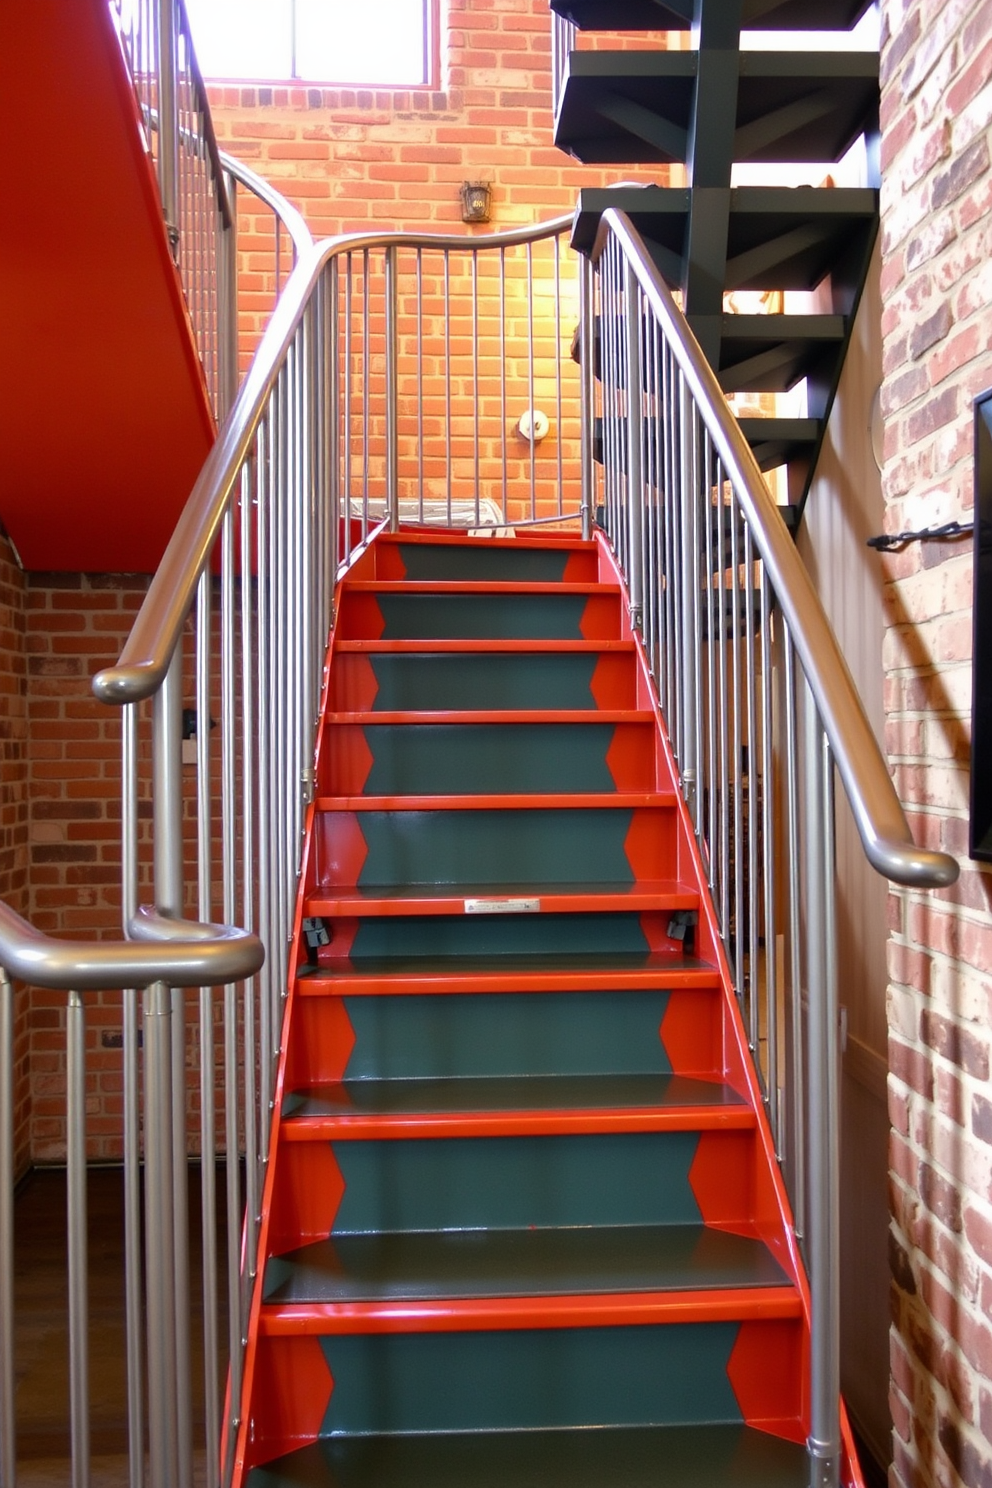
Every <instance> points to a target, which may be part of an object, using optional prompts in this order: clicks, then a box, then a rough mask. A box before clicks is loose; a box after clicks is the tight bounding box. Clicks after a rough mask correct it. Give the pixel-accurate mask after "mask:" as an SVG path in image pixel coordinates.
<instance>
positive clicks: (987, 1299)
mask: <svg viewBox="0 0 992 1488" xmlns="http://www.w3.org/2000/svg"><path fill="white" fill-rule="evenodd" d="M883 11H884V25H883V46H882V164H883V181H884V186H883V193H882V248H883V267H882V292H883V306H884V308H883V334H884V370H885V379H884V383H883V389H882V409H883V414H884V419H885V456H886V460H885V469H884V477H883V489H884V496H885V504H886V525H887V529H888V530H889V531H893V532H895V531H900V530H904V529H915V528H922V527H931V526H935V525H938V524H940V523H943V522H947V521H949V520H951V519H954V518H959V519H961V520H963V521H967V520H969V519H970V517H971V514H972V473H973V470H972V399H973V398H974V396H975V395H976V394H977V393H978V392H979V391H981V390H982V389H984V388H986V387H987V386H988V385H989V384H990V383H992V351H990V349H989V327H990V307H992V260H990V247H992V243H990V237H989V209H990V207H992V169H990V158H989V143H990V140H989V134H990V121H992V83H990V81H989V79H990V74H992V6H990V5H989V4H987V3H986V4H971V5H966V4H961V3H958V4H955V3H937V0H923V3H920V0H911V3H910V0H887V3H885V4H883ZM883 562H884V564H885V573H886V576H887V580H888V582H887V588H886V600H887V607H888V613H887V632H886V638H885V654H884V665H885V706H886V716H887V739H886V742H887V746H888V751H889V756H890V759H891V760H892V762H893V765H894V770H895V780H896V786H897V789H898V791H899V794H900V796H901V798H902V799H903V801H904V802H905V803H906V806H907V810H908V812H909V815H910V821H911V825H912V828H913V832H914V835H915V836H916V838H917V840H918V841H920V842H924V843H926V844H928V845H929V846H932V847H939V848H943V849H945V850H946V851H948V852H950V853H953V854H954V855H955V856H956V857H958V858H959V860H961V867H962V871H961V879H960V882H959V883H958V884H957V885H956V886H955V887H954V888H952V889H950V890H946V891H943V892H940V893H919V892H911V891H908V890H901V891H894V892H893V893H892V895H891V896H890V901H889V907H890V941H889V978H890V984H889V1026H890V1067H891V1074H890V1079H889V1088H890V1109H891V1116H892V1123H893V1128H894V1131H893V1135H892V1155H891V1169H892V1171H891V1198H892V1215H893V1222H892V1235H891V1239H892V1269H893V1314H892V1315H893V1326H892V1334H891V1344H892V1382H891V1401H892V1411H893V1419H894V1423H895V1433H894V1448H895V1465H894V1474H895V1480H896V1482H897V1483H899V1484H905V1485H906V1488H916V1485H924V1484H925V1485H931V1484H953V1483H954V1482H955V1481H956V1480H957V1479H960V1480H961V1481H963V1482H964V1483H966V1484H967V1485H969V1488H971V1485H978V1484H979V1483H983V1484H984V1483H987V1482H988V1481H989V1477H990V1474H992V1326H990V1322H989V1315H990V1309H992V1203H990V1200H992V1088H990V1084H989V1076H990V1042H992V1037H990V1024H992V913H990V905H992V896H990V888H992V877H990V874H989V872H988V870H987V869H985V868H980V867H979V866H978V865H977V864H975V863H973V862H971V861H969V860H968V858H967V856H966V854H967V843H968V823H967V811H968V768H969V756H968V750H969V740H970V712H971V644H972V641H971V623H972V621H971V588H972V549H971V543H970V541H969V542H963V543H956V544H948V543H938V542H924V543H916V544H912V545H909V546H907V547H906V548H905V549H904V550H903V551H902V552H901V553H899V554H896V555H893V556H889V557H886V558H885V559H884V560H883Z"/></svg>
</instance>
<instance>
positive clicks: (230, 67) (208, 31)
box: [186, 0, 434, 87]
mask: <svg viewBox="0 0 992 1488" xmlns="http://www.w3.org/2000/svg"><path fill="white" fill-rule="evenodd" d="M186 8H187V11H188V13H189V21H190V27H191V29H192V32H193V45H194V46H195V48H196V56H197V61H198V62H199V64H200V71H201V72H202V73H203V75H204V77H207V78H232V79H233V78H236V79H239V80H249V79H251V80H255V81H265V82H276V81H280V82H282V81H287V80H299V81H301V82H314V83H348V84H367V85H372V86H383V85H385V86H388V87H416V86H417V85H420V86H424V85H426V84H429V83H430V82H431V66H430V63H431V55H432V46H433V39H432V36H431V19H432V14H433V10H434V0H186Z"/></svg>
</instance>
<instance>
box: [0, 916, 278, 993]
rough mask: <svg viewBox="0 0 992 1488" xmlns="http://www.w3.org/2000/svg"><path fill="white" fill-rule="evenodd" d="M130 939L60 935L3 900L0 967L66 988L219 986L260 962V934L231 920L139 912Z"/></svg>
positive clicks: (36, 981)
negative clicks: (201, 920) (62, 937)
mask: <svg viewBox="0 0 992 1488" xmlns="http://www.w3.org/2000/svg"><path fill="white" fill-rule="evenodd" d="M139 929H140V930H141V933H142V936H143V938H142V939H137V938H136V939H134V940H104V941H95V940H60V939H56V938H55V937H54V936H51V935H44V934H43V933H42V932H41V931H40V930H36V929H35V927H34V926H33V925H31V924H29V923H28V921H27V920H25V919H22V917H21V916H20V915H19V914H16V913H15V912H14V910H12V909H11V908H10V907H9V906H8V905H6V904H4V903H2V902H0V966H2V967H3V969H4V971H6V972H7V974H8V975H9V976H13V977H17V978H18V979H19V980H21V981H24V982H29V983H30V984H31V986H33V987H48V988H51V989H53V990H55V991H63V992H70V991H71V992H93V991H102V990H109V989H110V988H120V987H135V988H140V987H149V986H151V984H152V983H153V982H162V981H164V982H166V983H168V985H169V986H173V987H200V986H210V987H215V986H220V985H222V984H224V983H226V982H234V981H240V980H241V978H243V977H247V976H253V975H254V973H255V972H256V971H258V970H259V968H260V967H261V965H262V963H263V961H264V960H265V951H264V949H263V946H262V942H261V941H260V940H259V938H258V936H257V935H251V934H249V933H248V932H247V931H244V930H239V929H237V928H236V927H235V926H232V925H205V924H199V923H197V922H195V921H190V922H185V921H182V920H168V919H165V918H164V917H159V916H156V915H154V912H152V911H148V910H145V911H141V912H140V921H139V922H138V923H136V924H135V926H134V931H136V932H137V931H138V930H139Z"/></svg>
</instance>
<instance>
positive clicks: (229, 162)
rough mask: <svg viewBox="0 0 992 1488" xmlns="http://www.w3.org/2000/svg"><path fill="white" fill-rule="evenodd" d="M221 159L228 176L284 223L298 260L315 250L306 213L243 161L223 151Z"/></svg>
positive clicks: (220, 155) (220, 153)
mask: <svg viewBox="0 0 992 1488" xmlns="http://www.w3.org/2000/svg"><path fill="white" fill-rule="evenodd" d="M218 158H219V160H220V163H221V165H222V166H223V168H224V171H225V172H226V174H227V175H229V176H231V177H233V179H234V180H235V181H237V182H238V183H239V184H240V185H241V186H245V187H247V188H248V190H249V191H250V192H251V194H252V196H256V197H258V199H259V201H261V202H264V203H265V205H266V206H267V207H268V208H269V210H270V212H271V213H272V215H273V216H274V217H275V218H276V219H277V220H278V221H279V222H281V223H282V225H283V227H284V228H285V229H286V231H287V232H288V233H289V236H290V238H291V239H292V242H293V247H294V249H295V251H296V255H297V257H299V256H300V254H302V253H304V252H305V251H306V250H307V249H308V248H312V247H313V233H312V232H311V231H310V229H309V227H307V224H306V221H305V219H304V217H303V214H302V212H298V211H297V209H296V208H295V207H294V206H293V204H292V202H289V201H287V200H286V198H285V197H284V196H283V195H282V193H281V192H279V191H277V190H276V189H275V187H274V186H272V185H270V184H269V182H268V181H266V180H265V179H264V178H263V177H262V176H260V175H257V174H256V172H255V171H253V170H250V169H249V168H248V166H247V165H245V163H244V161H243V160H237V159H235V157H234V156H233V155H228V153H227V152H226V150H221V151H220V152H219V156H218Z"/></svg>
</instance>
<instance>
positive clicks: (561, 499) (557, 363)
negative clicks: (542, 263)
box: [551, 238, 565, 516]
mask: <svg viewBox="0 0 992 1488" xmlns="http://www.w3.org/2000/svg"><path fill="white" fill-rule="evenodd" d="M559 241H560V240H559V239H558V238H552V240H551V251H552V253H553V254H554V275H555V349H554V358H553V360H554V369H555V443H556V446H557V449H556V454H557V465H558V515H559V516H561V515H562V513H563V512H564V510H565V472H564V467H563V463H562V462H563V459H564V455H563V443H564V441H563V439H562V428H561V410H562V385H561V368H562V360H563V352H562V344H561V249H560V246H559Z"/></svg>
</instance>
